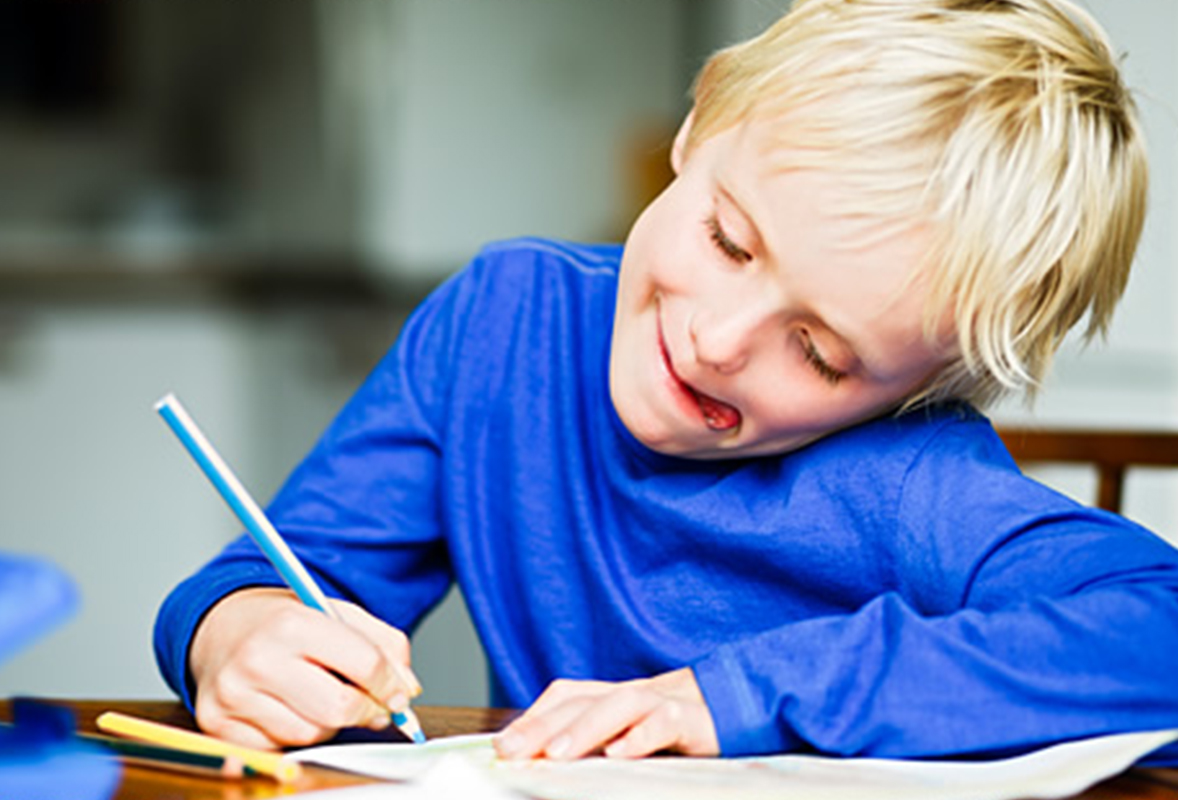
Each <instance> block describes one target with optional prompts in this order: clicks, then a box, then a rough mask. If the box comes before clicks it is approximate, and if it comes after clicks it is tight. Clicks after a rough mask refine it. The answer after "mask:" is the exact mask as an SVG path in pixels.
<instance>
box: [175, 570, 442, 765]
mask: <svg viewBox="0 0 1178 800" xmlns="http://www.w3.org/2000/svg"><path fill="white" fill-rule="evenodd" d="M328 602H331V603H333V604H334V607H335V610H336V611H337V612H338V613H339V615H340V617H341V618H342V619H344V620H345V621H346V624H344V623H341V622H338V621H336V620H334V619H332V618H330V617H328V616H327V615H326V614H323V613H321V612H319V611H317V610H315V609H312V608H308V607H306V606H305V605H303V604H302V603H301V602H299V600H298V599H297V598H296V597H295V595H294V594H293V593H292V592H290V591H288V590H286V589H271V588H251V589H243V590H241V591H238V592H234V593H233V594H231V595H227V596H226V597H225V598H223V599H222V600H221V601H220V602H218V603H217V604H216V605H215V606H213V607H212V609H210V611H209V613H208V614H207V615H206V616H205V618H204V620H203V621H202V622H201V623H200V626H199V627H198V628H197V630H196V634H195V636H194V637H193V640H192V646H191V648H190V650H189V656H188V665H189V669H190V670H191V672H192V676H193V679H194V680H195V682H196V722H197V724H198V725H199V726H200V728H201V729H202V730H204V731H206V732H207V733H210V734H212V735H214V736H217V737H219V738H222V739H225V740H228V741H231V742H237V743H238V744H243V745H246V746H247V747H256V748H265V749H269V748H278V747H285V746H291V745H308V744H313V743H315V742H319V741H322V740H324V739H327V738H330V737H331V736H332V735H333V734H334V733H335V732H336V731H338V730H339V729H340V728H345V727H358V726H360V727H368V728H373V729H380V728H384V727H387V726H388V724H389V721H390V720H389V710H390V709H392V710H394V711H401V710H404V709H405V708H406V707H407V706H408V703H409V698H410V697H414V696H416V695H417V694H419V693H420V692H421V686H420V685H419V684H418V682H417V679H416V678H415V677H414V676H413V673H412V671H411V670H410V669H409V640H408V637H406V636H405V634H404V633H402V632H401V631H399V630H397V629H396V628H394V627H392V626H390V625H387V624H385V623H384V622H382V621H380V620H378V619H377V618H376V617H373V616H372V615H371V614H369V613H367V612H366V611H364V610H363V609H361V608H359V607H358V606H356V605H353V604H351V603H346V602H343V601H338V600H329V601H328ZM377 701H379V702H377ZM381 703H383V704H384V705H381Z"/></svg>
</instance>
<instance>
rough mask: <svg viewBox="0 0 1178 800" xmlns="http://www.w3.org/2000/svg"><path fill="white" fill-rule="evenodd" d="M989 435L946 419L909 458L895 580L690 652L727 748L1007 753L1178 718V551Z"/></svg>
mask: <svg viewBox="0 0 1178 800" xmlns="http://www.w3.org/2000/svg"><path fill="white" fill-rule="evenodd" d="M994 441H996V438H995V437H989V438H986V437H981V438H980V439H979V438H978V437H969V436H959V435H957V434H955V433H954V432H952V431H950V432H948V433H944V434H942V435H941V436H940V437H938V440H937V441H935V442H934V444H933V445H931V446H930V447H929V448H927V449H926V451H925V452H923V453H922V455H921V456H920V457H919V459H918V460H917V462H916V463H915V464H914V465H913V466H912V468H911V469H910V470H909V472H908V474H907V476H906V478H905V480H904V486H903V489H902V499H901V501H900V507H899V509H898V514H897V528H896V531H895V532H894V536H895V542H894V546H895V547H894V549H895V551H896V553H895V558H896V559H897V560H899V561H901V562H903V564H904V566H903V570H902V572H903V575H904V578H903V580H902V581H901V584H900V585H897V586H895V587H889V589H888V590H886V591H882V592H880V593H879V594H878V595H877V596H875V597H874V598H873V599H872V600H870V601H869V602H867V603H866V604H865V605H863V607H862V608H860V609H858V610H856V611H855V612H854V613H849V614H845V615H836V616H829V617H822V618H816V619H809V620H804V621H800V622H797V623H794V624H788V625H784V626H781V627H779V628H776V629H772V630H768V631H765V632H763V633H761V634H758V635H756V636H753V637H750V638H748V639H744V640H741V641H735V642H731V643H728V644H725V645H723V646H721V647H719V648H717V649H716V650H715V651H713V652H712V653H710V654H709V655H707V656H706V657H705V658H703V659H702V660H700V661H699V662H697V663H696V664H695V665H694V670H695V674H696V676H697V679H698V681H699V683H700V686H701V689H702V690H703V693H704V696H705V698H706V700H707V702H708V705H709V708H710V709H711V710H712V713H713V717H714V719H715V722H716V726H717V732H718V735H719V739H720V742H721V748H722V750H723V752H724V753H725V754H726V755H738V754H750V753H765V752H787V751H815V752H821V753H827V754H833V755H844V756H883V757H935V756H957V755H987V756H1001V755H1008V754H1012V753H1016V752H1021V751H1024V750H1027V749H1031V748H1034V747H1039V746H1043V745H1047V744H1051V743H1055V742H1059V741H1063V740H1067V739H1075V738H1082V737H1087V736H1094V735H1102V734H1110V733H1118V732H1124V731H1131V730H1153V729H1162V728H1171V727H1178V671H1175V670H1174V668H1173V655H1172V654H1173V653H1175V652H1178V552H1176V551H1175V550H1174V548H1172V547H1171V546H1169V545H1168V544H1166V543H1165V542H1164V541H1162V540H1161V539H1159V538H1157V537H1156V536H1154V535H1153V534H1151V533H1149V532H1148V531H1145V530H1144V529H1142V528H1140V527H1138V526H1136V525H1134V524H1132V523H1130V522H1128V521H1127V520H1125V519H1123V518H1121V517H1118V516H1116V515H1113V514H1108V513H1106V512H1102V511H1098V510H1094V509H1087V508H1084V507H1082V506H1079V505H1077V504H1076V503H1074V502H1072V501H1070V500H1068V499H1067V498H1064V497H1062V496H1060V495H1058V494H1056V493H1055V492H1052V491H1051V490H1049V489H1047V488H1046V487H1043V486H1041V485H1039V484H1037V483H1035V482H1033V481H1031V480H1030V479H1027V478H1025V477H1023V476H1021V475H1020V474H1018V472H1017V470H1015V469H1013V468H1012V466H1011V465H1010V464H1009V458H1008V457H1007V456H1005V454H1004V453H1003V454H1002V455H1001V456H995V454H994V453H988V452H971V449H972V450H975V451H976V450H978V449H979V448H980V449H981V450H986V449H987V448H992V447H994V444H993V442H994ZM1003 461H1005V463H1002V462H1003ZM963 467H965V468H963ZM1176 755H1178V753H1175V752H1173V750H1172V749H1171V750H1170V751H1159V754H1157V758H1156V759H1155V760H1156V761H1157V762H1158V763H1170V762H1172V761H1173V759H1174V756H1176Z"/></svg>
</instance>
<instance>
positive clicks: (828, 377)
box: [802, 332, 847, 386]
mask: <svg viewBox="0 0 1178 800" xmlns="http://www.w3.org/2000/svg"><path fill="white" fill-rule="evenodd" d="M802 354H803V355H804V356H805V358H806V363H808V364H809V365H810V366H812V367H813V368H814V371H815V372H817V373H818V375H819V376H820V377H821V378H822V379H823V380H825V381H826V382H827V383H829V384H830V385H831V386H838V384H839V382H840V381H842V379H843V378H845V377H847V373H845V372H842V371H841V370H837V369H835V368H834V367H832V366H831V365H830V362H829V361H827V360H826V359H825V358H823V357H822V353H820V352H818V348H817V347H816V346H815V345H814V340H813V339H811V338H810V335H809V334H808V333H804V332H803V334H802Z"/></svg>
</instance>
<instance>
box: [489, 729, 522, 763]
mask: <svg viewBox="0 0 1178 800" xmlns="http://www.w3.org/2000/svg"><path fill="white" fill-rule="evenodd" d="M523 746H524V737H522V736H520V735H519V734H518V733H501V734H499V735H498V736H496V737H495V749H496V750H498V751H499V755H501V756H503V757H504V758H511V757H513V756H515V755H517V754H518V753H519V751H520V749H521V748H522V747H523Z"/></svg>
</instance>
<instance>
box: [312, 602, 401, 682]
mask: <svg viewBox="0 0 1178 800" xmlns="http://www.w3.org/2000/svg"><path fill="white" fill-rule="evenodd" d="M333 606H334V608H335V609H336V611H337V612H338V613H339V614H340V617H341V619H343V620H344V621H345V622H347V624H348V625H349V626H351V628H352V629H353V630H354V631H356V632H358V633H360V634H361V635H362V636H364V637H365V638H366V639H367V640H368V641H369V643H371V644H372V646H373V647H375V648H376V649H377V650H378V651H379V652H380V654H381V655H382V656H383V659H384V665H382V668H381V669H379V670H377V671H374V672H373V673H372V675H371V678H370V683H369V684H366V685H367V686H369V688H370V690H371V691H372V692H373V694H374V695H375V696H377V697H379V698H381V699H383V700H387V699H388V698H390V697H392V696H393V695H394V694H395V693H397V692H404V693H405V694H406V695H408V697H417V696H418V695H420V694H421V682H420V681H419V680H418V679H417V676H416V675H415V674H414V673H413V670H412V668H411V667H410V646H409V637H408V636H406V635H405V633H404V631H401V630H399V629H397V628H394V627H393V626H392V625H389V624H388V623H386V622H384V621H383V620H381V619H379V618H377V617H375V616H373V615H372V614H370V613H368V612H367V611H365V610H364V609H362V608H360V607H359V606H357V605H355V604H353V603H346V602H343V601H333ZM383 666H387V668H388V671H386V670H385V669H383Z"/></svg>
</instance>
